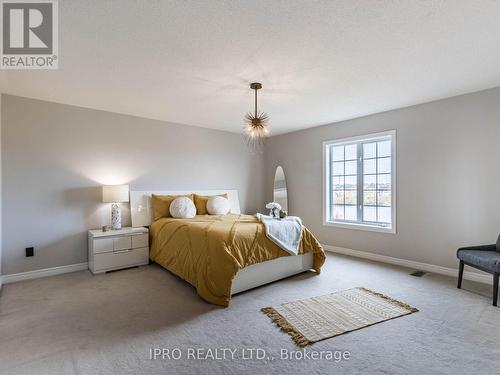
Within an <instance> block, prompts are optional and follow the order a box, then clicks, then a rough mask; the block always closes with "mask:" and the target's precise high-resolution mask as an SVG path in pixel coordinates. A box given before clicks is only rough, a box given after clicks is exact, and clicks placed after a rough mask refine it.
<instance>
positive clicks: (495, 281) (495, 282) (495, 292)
mask: <svg viewBox="0 0 500 375" xmlns="http://www.w3.org/2000/svg"><path fill="white" fill-rule="evenodd" d="M499 277H500V273H495V274H494V275H493V306H497V301H498V278H499Z"/></svg>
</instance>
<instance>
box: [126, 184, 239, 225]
mask: <svg viewBox="0 0 500 375" xmlns="http://www.w3.org/2000/svg"><path fill="white" fill-rule="evenodd" d="M191 193H194V194H198V195H218V194H224V193H227V195H228V199H229V203H230V204H231V212H232V213H234V214H239V213H241V211H240V200H239V198H238V190H175V191H131V192H130V215H131V216H132V226H133V227H144V226H148V225H151V222H152V221H153V210H152V208H151V195H152V194H156V195H185V194H191Z"/></svg>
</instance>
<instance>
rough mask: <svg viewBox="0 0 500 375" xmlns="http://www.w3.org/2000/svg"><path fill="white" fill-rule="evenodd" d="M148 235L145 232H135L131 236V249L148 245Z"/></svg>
mask: <svg viewBox="0 0 500 375" xmlns="http://www.w3.org/2000/svg"><path fill="white" fill-rule="evenodd" d="M148 237H149V236H148V235H147V234H137V235H135V236H132V249H137V248H138V247H148V246H149V238H148Z"/></svg>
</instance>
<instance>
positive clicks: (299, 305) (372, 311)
mask: <svg viewBox="0 0 500 375" xmlns="http://www.w3.org/2000/svg"><path fill="white" fill-rule="evenodd" d="M416 311H418V310H417V309H416V308H414V307H412V306H409V305H408V304H406V303H403V302H400V301H398V300H395V299H393V298H391V297H388V296H385V295H383V294H382V293H377V292H374V291H371V290H369V289H366V288H353V289H349V290H343V291H340V292H336V293H331V294H327V295H324V296H319V297H312V298H307V299H303V300H298V301H293V302H288V303H284V304H282V305H279V306H277V307H264V308H263V309H262V312H264V313H265V314H266V315H268V316H269V317H270V318H271V320H272V321H273V322H274V323H276V324H277V325H278V327H280V328H281V329H282V330H283V331H285V332H286V333H288V334H289V335H290V336H291V337H292V339H293V341H295V343H296V344H297V345H299V346H306V345H308V344H312V343H313V342H318V341H321V340H325V339H328V338H331V337H334V336H338V335H342V334H343V333H346V332H351V331H355V330H358V329H361V328H365V327H368V326H371V325H373V324H376V323H380V322H384V321H386V320H390V319H394V318H398V317H401V316H404V315H408V314H411V313H413V312H416Z"/></svg>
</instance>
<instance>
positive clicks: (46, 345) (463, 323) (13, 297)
mask: <svg viewBox="0 0 500 375" xmlns="http://www.w3.org/2000/svg"><path fill="white" fill-rule="evenodd" d="M413 271H414V270H409V269H405V268H401V267H396V266H390V265H385V264H380V263H375V262H369V261H364V260H359V259H354V258H349V257H345V256H338V255H332V254H327V261H326V264H325V267H324V268H323V269H322V270H321V275H319V276H317V275H315V274H314V273H306V274H302V275H297V276H294V277H291V278H289V279H286V280H282V281H279V282H276V283H273V284H270V285H267V286H265V287H262V288H257V289H254V290H250V291H248V292H245V293H240V294H238V295H236V296H235V297H234V298H233V300H232V302H231V306H229V308H227V309H224V308H220V307H218V306H214V305H210V304H208V303H206V302H204V301H203V300H202V299H201V298H200V297H198V295H197V294H196V290H195V289H194V288H193V287H191V286H190V285H189V284H188V283H186V282H184V281H182V280H180V279H179V278H178V277H175V276H174V275H172V274H171V273H169V272H167V271H165V270H164V269H162V268H160V267H158V266H156V265H150V266H145V267H140V268H135V269H129V270H124V271H119V272H113V273H110V274H107V275H98V276H92V275H91V274H90V273H89V272H88V271H84V272H74V273H69V274H66V275H60V276H53V277H47V278H43V279H36V280H28V281H24V282H20V283H14V284H6V285H4V286H3V290H2V292H1V295H0V375H39V374H43V375H58V374H62V375H121V374H127V375H128V374H130V375H151V374H153V375H154V374H161V375H165V374H185V375H191V374H200V375H205V374H206V375H218V374H224V375H233V374H234V375H241V374H247V375H251V374H259V375H264V374H265V375H283V374H307V375H325V374H341V375H342V374H346V375H347V374H348V375H356V374H359V375H365V374H369V375H388V374H398V375H414V374H419V375H427V374H432V375H436V374H437V375H448V374H450V375H457V374H498V360H499V358H500V345H499V344H498V337H500V308H495V307H493V306H491V285H486V284H477V283H472V282H470V281H464V285H463V287H464V289H457V286H456V278H451V277H445V276H439V275H433V274H427V275H425V276H423V277H414V276H410V275H409V274H410V273H411V272H413ZM361 285H365V286H367V287H369V288H370V289H372V290H376V291H379V292H382V293H384V294H386V295H389V296H391V297H394V298H396V299H398V300H400V301H404V302H407V303H409V304H410V305H412V306H415V307H418V309H419V310H420V312H418V313H417V314H410V315H408V316H405V317H404V318H398V319H393V320H389V321H387V322H385V323H381V324H375V325H373V326H371V327H370V328H366V329H360V330H357V331H354V332H351V333H349V334H346V335H340V336H337V337H335V338H334V339H331V340H322V341H319V342H317V343H314V344H312V345H309V346H307V347H305V348H298V347H297V345H295V343H294V342H293V341H292V340H290V337H289V336H288V335H286V334H283V333H282V332H280V331H279V329H278V328H276V327H275V326H274V325H273V324H272V323H271V321H270V320H269V318H268V317H267V316H266V315H264V314H262V313H261V312H260V309H261V308H262V307H264V306H277V305H280V304H282V303H286V302H288V301H295V300H298V299H303V298H309V297H314V296H320V295H325V294H330V293H334V292H336V291H339V290H347V289H351V288H355V287H358V286H361ZM151 348H166V349H171V350H172V349H174V348H179V349H180V350H181V351H182V353H183V357H182V358H181V359H180V360H173V359H171V360H168V359H157V360H151V358H150V350H151ZM189 348H202V349H205V350H206V349H211V348H234V349H238V350H241V349H242V348H249V349H251V348H262V349H264V350H265V351H266V353H267V354H268V355H269V357H270V358H271V357H274V360H272V358H271V359H265V360H260V359H247V358H242V355H241V353H240V356H239V357H238V358H235V359H234V360H232V359H227V360H210V359H207V360H203V359H200V360H193V359H189V358H187V350H188V349H189ZM282 350H285V351H286V352H287V353H292V352H293V351H296V352H297V353H302V352H303V351H306V352H309V351H315V352H316V353H317V352H324V351H326V352H328V351H341V352H344V351H349V353H350V358H349V359H348V360H344V359H343V360H341V361H339V362H335V361H332V360H328V359H325V358H322V359H307V358H302V359H301V360H299V359H290V358H282V357H281V351H282Z"/></svg>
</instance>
